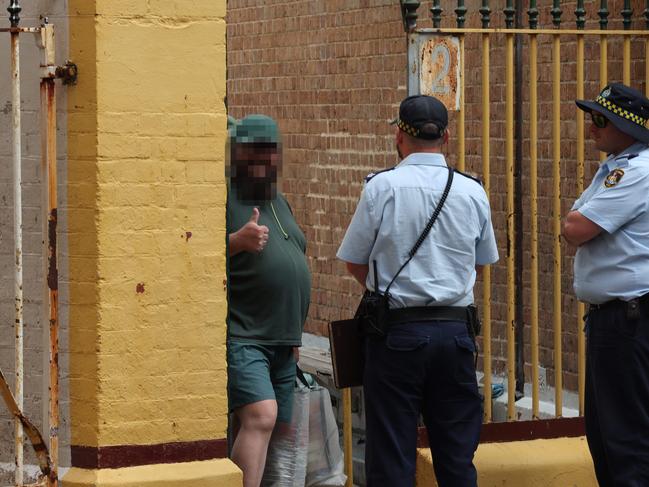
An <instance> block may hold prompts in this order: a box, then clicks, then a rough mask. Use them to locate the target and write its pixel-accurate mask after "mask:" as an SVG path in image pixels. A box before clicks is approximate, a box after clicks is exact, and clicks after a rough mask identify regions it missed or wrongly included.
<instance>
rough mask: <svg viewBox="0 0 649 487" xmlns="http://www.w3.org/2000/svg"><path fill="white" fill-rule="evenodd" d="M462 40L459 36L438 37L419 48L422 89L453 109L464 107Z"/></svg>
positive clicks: (423, 43)
mask: <svg viewBox="0 0 649 487" xmlns="http://www.w3.org/2000/svg"><path fill="white" fill-rule="evenodd" d="M459 83H460V42H459V39H458V38H457V37H450V36H435V37H432V38H428V39H426V40H425V41H424V42H422V43H421V44H420V49H419V90H420V93H421V94H422V95H432V96H434V97H436V98H439V99H440V100H441V101H442V102H443V103H444V104H445V105H446V107H447V108H448V109H449V110H459V108H460V90H459V89H458V88H459Z"/></svg>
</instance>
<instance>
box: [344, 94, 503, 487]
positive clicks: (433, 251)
mask: <svg viewBox="0 0 649 487" xmlns="http://www.w3.org/2000/svg"><path fill="white" fill-rule="evenodd" d="M393 123H396V125H397V127H398V128H397V129H396V133H395V138H396V147H397V152H398V154H399V157H400V159H401V162H400V163H399V164H398V165H397V166H396V167H395V168H393V169H392V170H387V171H382V172H380V173H378V174H376V175H374V176H373V177H369V178H368V181H367V184H366V186H365V188H364V190H363V192H362V194H361V198H360V201H359V203H358V207H357V209H356V212H355V214H354V216H353V218H352V221H351V223H350V225H349V228H348V229H347V233H346V234H345V237H344V240H343V242H342V244H341V246H340V248H339V250H338V254H337V256H338V258H340V259H341V260H343V261H345V262H346V266H347V269H348V271H349V272H350V273H351V274H352V276H353V277H354V278H355V279H356V280H357V281H358V282H359V283H360V284H361V285H362V286H363V287H365V288H366V289H367V290H369V291H376V292H384V291H385V289H386V287H387V286H388V283H389V282H390V281H391V280H392V279H393V278H394V277H395V276H397V277H396V279H395V280H394V283H393V284H392V286H391V287H390V291H389V295H390V298H389V306H390V311H389V327H388V329H387V333H386V334H385V335H384V336H370V337H368V338H367V340H366V350H365V351H366V357H365V359H366V360H365V374H364V384H363V386H364V394H365V407H366V409H365V412H366V421H367V422H366V428H367V438H366V439H367V442H366V453H365V459H366V460H365V468H366V477H367V485H368V486H369V487H377V486H381V487H385V486H399V487H409V486H414V479H415V457H416V446H417V426H418V419H419V415H420V413H421V414H423V418H424V422H425V424H426V428H427V430H428V437H429V442H430V448H431V452H432V455H433V461H434V467H435V473H436V476H437V481H438V484H439V485H440V487H464V486H467V487H469V486H471V487H474V486H475V485H476V470H475V467H474V465H473V455H474V452H475V450H476V448H477V445H478V439H479V434H480V425H481V422H482V417H481V403H480V396H479V395H478V388H477V383H476V376H475V362H474V353H475V351H476V349H475V344H474V340H473V337H472V335H471V333H470V331H469V329H468V323H467V321H468V319H467V311H468V308H467V306H468V305H471V304H472V303H473V286H474V284H475V280H476V266H480V265H485V264H491V263H494V262H496V261H497V260H498V252H497V249H496V241H495V238H494V232H493V228H492V224H491V214H490V209H489V202H488V200H487V195H486V194H485V191H484V189H483V188H482V186H481V184H480V183H479V182H477V181H476V180H474V179H472V178H470V177H468V176H465V175H463V174H461V173H457V174H455V175H454V176H455V177H454V178H453V179H452V185H451V188H450V191H449V192H448V197H447V199H446V201H445V203H444V205H443V207H442V209H441V212H440V213H439V217H438V219H437V221H436V222H435V223H434V225H433V227H432V230H431V231H430V233H429V234H428V236H427V237H426V239H425V240H424V241H423V243H422V245H421V247H420V248H419V249H418V250H417V252H416V254H415V255H414V257H413V258H412V260H411V261H410V262H409V263H408V264H407V265H406V267H404V268H403V270H402V271H401V272H400V273H399V272H398V271H399V268H400V267H401V266H402V265H403V264H404V262H406V260H407V259H408V253H409V251H410V250H411V249H412V247H413V245H414V244H415V242H416V241H417V239H418V238H419V237H420V235H421V234H422V231H423V229H424V227H425V226H426V224H427V223H428V221H429V220H430V218H431V215H432V214H433V212H434V210H435V209H436V207H437V206H438V205H439V203H440V199H442V196H443V193H444V190H445V187H446V185H447V182H448V178H449V175H450V171H449V170H448V167H447V165H446V162H445V159H444V156H443V155H442V152H441V151H442V146H443V144H444V143H446V142H447V141H448V138H449V133H448V130H447V128H446V127H447V124H448V115H447V111H446V108H445V107H444V105H443V104H442V103H441V102H440V101H439V100H437V99H436V98H434V97H430V96H410V97H408V98H406V99H405V100H403V102H402V103H401V106H400V108H399V118H398V119H397V120H395V121H394V122H393ZM374 262H376V270H377V273H376V276H375V274H374ZM370 263H372V265H370ZM397 274H398V275H397ZM375 283H378V289H376V285H375Z"/></svg>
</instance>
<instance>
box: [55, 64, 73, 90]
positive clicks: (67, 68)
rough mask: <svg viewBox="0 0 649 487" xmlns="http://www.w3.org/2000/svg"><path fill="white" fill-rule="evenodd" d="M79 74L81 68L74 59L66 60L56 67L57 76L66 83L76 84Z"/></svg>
mask: <svg viewBox="0 0 649 487" xmlns="http://www.w3.org/2000/svg"><path fill="white" fill-rule="evenodd" d="M78 76H79V68H78V67H77V65H76V64H75V63H73V62H72V61H66V62H65V64H64V65H63V66H57V67H56V77H57V78H59V79H61V80H62V81H63V84H64V85H76V84H77V78H78Z"/></svg>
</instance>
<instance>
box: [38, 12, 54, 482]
mask: <svg viewBox="0 0 649 487" xmlns="http://www.w3.org/2000/svg"><path fill="white" fill-rule="evenodd" d="M40 47H41V49H42V54H43V58H42V61H41V110H42V113H43V114H44V116H43V119H42V120H43V125H42V129H41V141H42V149H41V173H42V174H43V179H44V180H47V187H46V188H45V191H43V199H44V202H43V208H44V210H45V211H46V215H45V218H44V219H43V222H44V228H43V232H44V233H43V234H44V236H46V238H44V239H43V242H44V249H43V253H44V259H43V261H44V263H45V269H44V270H45V277H46V279H45V282H46V289H47V297H46V303H47V304H46V308H47V309H46V311H47V315H48V316H47V317H48V320H47V321H48V323H49V333H48V344H49V357H48V362H49V394H48V423H49V453H50V459H51V464H52V465H53V468H52V469H51V471H50V474H49V476H48V479H47V480H48V482H47V485H48V487H57V486H58V450H59V448H58V447H59V434H58V431H59V320H58V266H57V252H56V249H57V216H58V215H57V211H58V204H57V173H56V167H57V166H56V85H55V78H54V76H55V72H56V64H55V51H54V28H53V27H52V26H51V25H47V24H44V25H43V27H42V29H41V37H40ZM45 222H46V223H45Z"/></svg>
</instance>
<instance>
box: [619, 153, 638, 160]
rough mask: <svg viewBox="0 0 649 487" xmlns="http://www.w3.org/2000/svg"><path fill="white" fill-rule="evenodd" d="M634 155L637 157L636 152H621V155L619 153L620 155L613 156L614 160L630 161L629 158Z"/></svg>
mask: <svg viewBox="0 0 649 487" xmlns="http://www.w3.org/2000/svg"><path fill="white" fill-rule="evenodd" d="M634 157H638V154H623V155H621V156H617V157H616V158H615V160H616V161H621V160H624V159H626V160H627V161H630V160H631V159H633V158H634Z"/></svg>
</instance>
